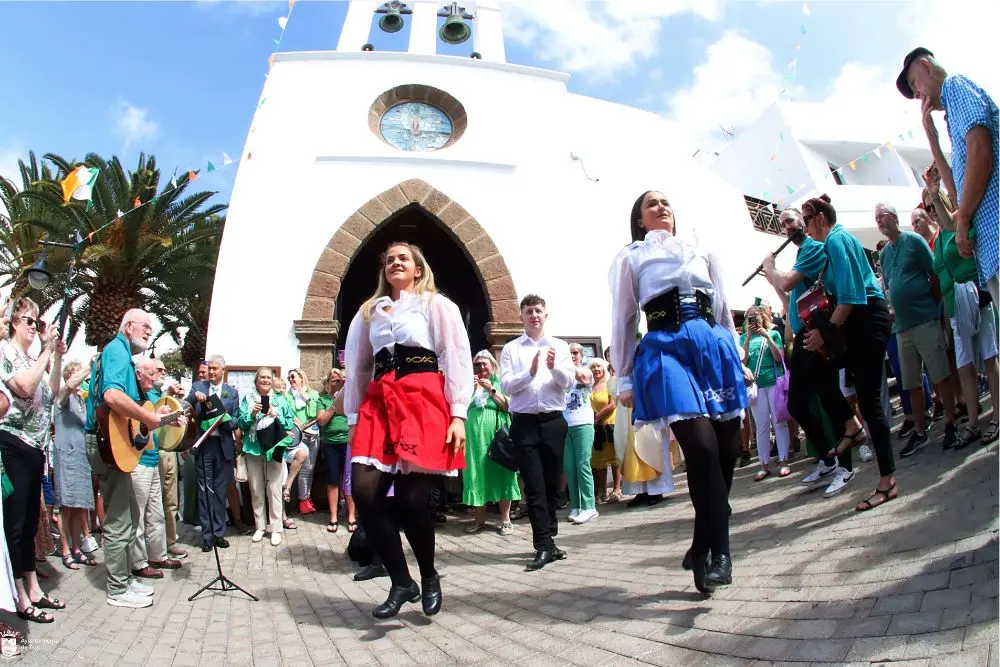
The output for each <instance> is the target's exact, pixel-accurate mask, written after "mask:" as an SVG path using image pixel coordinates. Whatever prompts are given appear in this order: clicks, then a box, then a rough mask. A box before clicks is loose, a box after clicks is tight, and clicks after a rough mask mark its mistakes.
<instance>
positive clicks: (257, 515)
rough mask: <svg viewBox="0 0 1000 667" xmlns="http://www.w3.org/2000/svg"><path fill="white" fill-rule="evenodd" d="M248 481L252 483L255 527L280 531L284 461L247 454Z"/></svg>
mask: <svg viewBox="0 0 1000 667" xmlns="http://www.w3.org/2000/svg"><path fill="white" fill-rule="evenodd" d="M245 459H246V462H247V483H248V484H250V503H251V504H252V505H253V521H254V528H256V529H257V530H266V531H269V532H271V533H280V532H281V531H282V528H283V525H282V523H281V518H282V517H281V509H282V501H281V489H282V486H283V484H284V480H283V475H282V466H283V465H284V463H283V462H282V461H270V460H265V458H264V457H263V456H249V455H248V456H246V457H245ZM265 499H266V500H267V514H268V519H269V521H268V523H265V522H264V500H265Z"/></svg>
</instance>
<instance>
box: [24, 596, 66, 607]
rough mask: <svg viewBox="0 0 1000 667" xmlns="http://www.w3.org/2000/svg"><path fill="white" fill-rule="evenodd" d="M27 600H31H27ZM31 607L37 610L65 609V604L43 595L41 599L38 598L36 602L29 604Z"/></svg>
mask: <svg viewBox="0 0 1000 667" xmlns="http://www.w3.org/2000/svg"><path fill="white" fill-rule="evenodd" d="M28 599H29V600H30V599H31V598H28ZM31 604H32V606H34V607H38V608H39V609H65V608H66V603H65V602H63V601H62V600H57V599H55V598H50V597H49V594H48V593H43V594H42V597H40V598H38V600H37V601H35V602H32V603H31Z"/></svg>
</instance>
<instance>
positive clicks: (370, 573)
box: [354, 563, 389, 581]
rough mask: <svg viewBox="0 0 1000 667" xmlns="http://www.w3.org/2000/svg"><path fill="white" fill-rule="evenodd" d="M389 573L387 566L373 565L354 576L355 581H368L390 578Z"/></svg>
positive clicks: (367, 566)
mask: <svg viewBox="0 0 1000 667" xmlns="http://www.w3.org/2000/svg"><path fill="white" fill-rule="evenodd" d="M388 576H389V572H388V571H386V569H385V565H382V564H381V563H372V564H370V565H366V566H365V567H363V568H362V569H361V570H360V571H359V572H358V573H357V574H355V575H354V581H368V580H369V579H377V578H379V577H388Z"/></svg>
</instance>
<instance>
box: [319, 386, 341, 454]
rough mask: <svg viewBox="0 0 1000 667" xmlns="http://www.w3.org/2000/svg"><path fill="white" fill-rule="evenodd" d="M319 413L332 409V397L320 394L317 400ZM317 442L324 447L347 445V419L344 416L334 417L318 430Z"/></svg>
mask: <svg viewBox="0 0 1000 667" xmlns="http://www.w3.org/2000/svg"><path fill="white" fill-rule="evenodd" d="M317 407H318V408H319V411H320V412H322V411H323V410H329V409H330V408H331V407H333V396H330V395H328V394H320V395H319V399H318V400H317ZM319 441H320V442H321V443H322V444H324V445H346V444H347V417H346V416H345V415H334V416H333V419H331V420H330V421H329V422H328V423H327V425H326V426H324V427H323V428H321V429H320V432H319Z"/></svg>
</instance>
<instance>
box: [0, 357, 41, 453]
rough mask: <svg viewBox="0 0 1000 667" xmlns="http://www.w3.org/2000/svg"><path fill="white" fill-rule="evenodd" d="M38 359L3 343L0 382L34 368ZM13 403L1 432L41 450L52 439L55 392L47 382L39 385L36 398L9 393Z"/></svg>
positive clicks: (0, 428)
mask: <svg viewBox="0 0 1000 667" xmlns="http://www.w3.org/2000/svg"><path fill="white" fill-rule="evenodd" d="M34 363H35V360H34V359H33V358H31V357H30V356H29V355H27V354H25V353H24V352H22V351H21V349H20V348H19V347H17V346H16V345H14V343H12V342H11V341H9V340H5V341H3V342H2V343H0V381H3V382H4V384H7V385H8V390H9V389H10V387H9V383H10V379H11V378H12V377H14V376H15V375H17V374H18V373H20V372H21V371H26V370H28V369H30V368H31V366H32V364H34ZM10 393H11V395H12V398H13V400H12V401H11V402H10V410H9V411H8V412H7V416H6V417H4V418H3V420H2V421H0V430H3V431H7V432H8V433H10V434H12V435H15V436H17V437H18V438H19V439H21V440H22V441H23V442H24V443H25V444H27V445H30V446H32V447H35V448H38V449H42V448H43V447H44V446H45V443H46V440H47V439H48V437H49V425H50V424H51V423H52V390H51V389H50V388H49V384H48V382H46V381H45V380H44V379H43V380H42V381H41V382H39V383H38V388H37V389H35V394H34V396H30V397H28V398H22V397H20V396H17V395H16V394H15V393H14V392H10Z"/></svg>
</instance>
